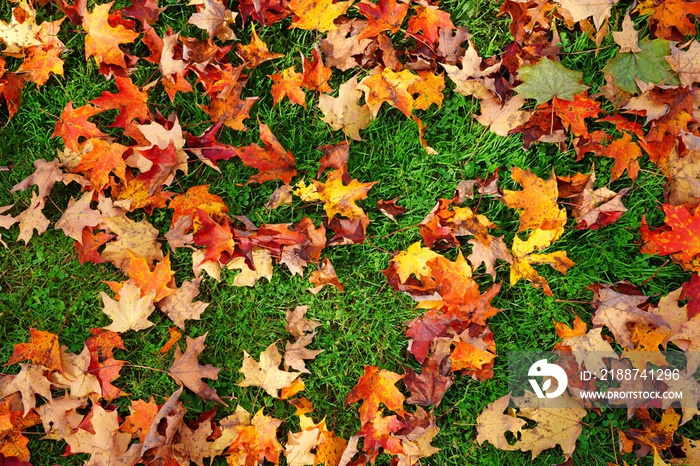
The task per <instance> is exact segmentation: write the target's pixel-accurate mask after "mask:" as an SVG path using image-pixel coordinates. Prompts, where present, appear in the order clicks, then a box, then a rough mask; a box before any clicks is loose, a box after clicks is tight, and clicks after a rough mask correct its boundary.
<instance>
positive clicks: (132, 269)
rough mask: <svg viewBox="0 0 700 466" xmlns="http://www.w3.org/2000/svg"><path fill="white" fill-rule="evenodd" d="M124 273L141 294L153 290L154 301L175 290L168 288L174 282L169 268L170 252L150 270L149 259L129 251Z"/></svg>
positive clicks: (172, 273)
mask: <svg viewBox="0 0 700 466" xmlns="http://www.w3.org/2000/svg"><path fill="white" fill-rule="evenodd" d="M125 273H126V275H127V276H128V277H129V281H130V282H132V283H133V284H134V285H136V286H138V287H139V289H140V290H141V296H146V295H149V294H150V293H151V292H155V295H154V298H153V301H154V302H159V301H160V300H162V299H163V298H166V297H167V296H170V295H172V294H173V293H175V292H176V290H175V289H174V288H170V285H174V282H175V280H174V276H175V272H173V271H172V269H171V268H170V253H168V254H166V256H165V258H164V259H163V260H162V261H160V262H158V263H157V264H156V265H155V267H154V268H153V270H151V267H150V265H149V261H147V260H146V259H145V258H143V257H139V256H136V255H134V254H132V253H131V252H130V251H129V266H128V267H127V268H126V270H125Z"/></svg>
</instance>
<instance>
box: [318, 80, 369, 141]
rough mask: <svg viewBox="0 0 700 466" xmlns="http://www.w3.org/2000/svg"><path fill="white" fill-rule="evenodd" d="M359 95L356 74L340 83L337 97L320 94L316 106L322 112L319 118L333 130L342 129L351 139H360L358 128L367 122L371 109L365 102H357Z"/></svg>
mask: <svg viewBox="0 0 700 466" xmlns="http://www.w3.org/2000/svg"><path fill="white" fill-rule="evenodd" d="M361 96H362V91H361V90H360V89H358V83H357V76H353V77H352V78H350V79H349V80H347V81H346V82H344V83H343V84H341V85H340V87H339V88H338V97H331V96H330V95H328V94H321V95H320V96H319V100H318V108H319V110H321V112H322V113H323V118H321V120H323V121H324V122H326V123H328V124H329V125H331V128H333V129H334V130H339V129H342V130H343V132H344V133H345V134H346V135H347V136H348V137H350V138H351V139H354V140H355V141H362V138H361V137H360V130H361V129H365V128H366V127H367V125H368V124H369V121H370V117H371V111H370V109H369V107H368V106H367V105H366V104H364V105H358V104H357V101H358V100H359V98H360V97H361Z"/></svg>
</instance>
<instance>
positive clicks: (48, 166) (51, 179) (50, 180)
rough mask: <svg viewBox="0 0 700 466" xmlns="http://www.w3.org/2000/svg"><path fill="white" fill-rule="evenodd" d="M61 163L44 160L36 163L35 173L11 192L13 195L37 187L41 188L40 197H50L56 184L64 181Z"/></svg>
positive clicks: (15, 186) (38, 160) (56, 160)
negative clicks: (32, 186)
mask: <svg viewBox="0 0 700 466" xmlns="http://www.w3.org/2000/svg"><path fill="white" fill-rule="evenodd" d="M61 166H62V164H61V162H60V161H59V160H58V159H54V160H52V161H50V162H47V161H46V160H44V159H37V160H35V161H34V172H33V173H32V174H31V175H29V176H28V177H26V178H25V179H23V180H22V181H20V182H19V183H17V184H16V185H14V186H13V187H12V189H11V190H10V192H11V193H14V192H16V191H25V190H26V189H27V188H28V187H29V186H31V185H36V187H37V188H39V197H40V198H41V199H45V198H46V196H48V195H49V193H50V192H51V189H52V188H53V186H54V184H56V182H58V181H64V179H65V178H66V177H65V174H64V173H63V170H61Z"/></svg>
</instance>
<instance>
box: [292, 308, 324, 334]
mask: <svg viewBox="0 0 700 466" xmlns="http://www.w3.org/2000/svg"><path fill="white" fill-rule="evenodd" d="M308 310H309V306H297V307H295V308H294V310H293V311H289V310H288V311H287V319H286V320H287V323H286V325H285V327H284V328H285V330H287V331H288V332H289V333H291V334H292V336H294V337H296V338H299V337H303V336H304V335H306V332H313V331H314V330H315V329H316V327H318V326H319V325H321V323H320V322H317V321H315V320H310V319H307V318H305V317H304V316H305V315H306V312H307V311H308Z"/></svg>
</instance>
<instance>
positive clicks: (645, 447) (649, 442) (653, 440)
mask: <svg viewBox="0 0 700 466" xmlns="http://www.w3.org/2000/svg"><path fill="white" fill-rule="evenodd" d="M634 415H635V417H636V418H637V419H638V420H639V421H640V422H641V423H642V428H641V429H628V430H625V431H624V432H623V433H624V435H625V436H626V437H628V438H630V439H632V441H634V442H635V443H639V444H641V445H642V451H641V453H642V455H646V454H647V453H649V451H651V449H652V448H653V449H654V450H665V449H667V448H668V447H670V446H671V444H672V443H673V434H674V433H675V432H676V429H678V421H679V420H680V418H681V416H680V414H678V413H676V412H675V411H674V410H673V408H669V409H667V410H666V411H664V413H663V415H662V416H661V421H659V422H656V421H654V420H653V419H652V418H651V416H650V415H649V411H648V410H646V409H637V410H635V412H634Z"/></svg>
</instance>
